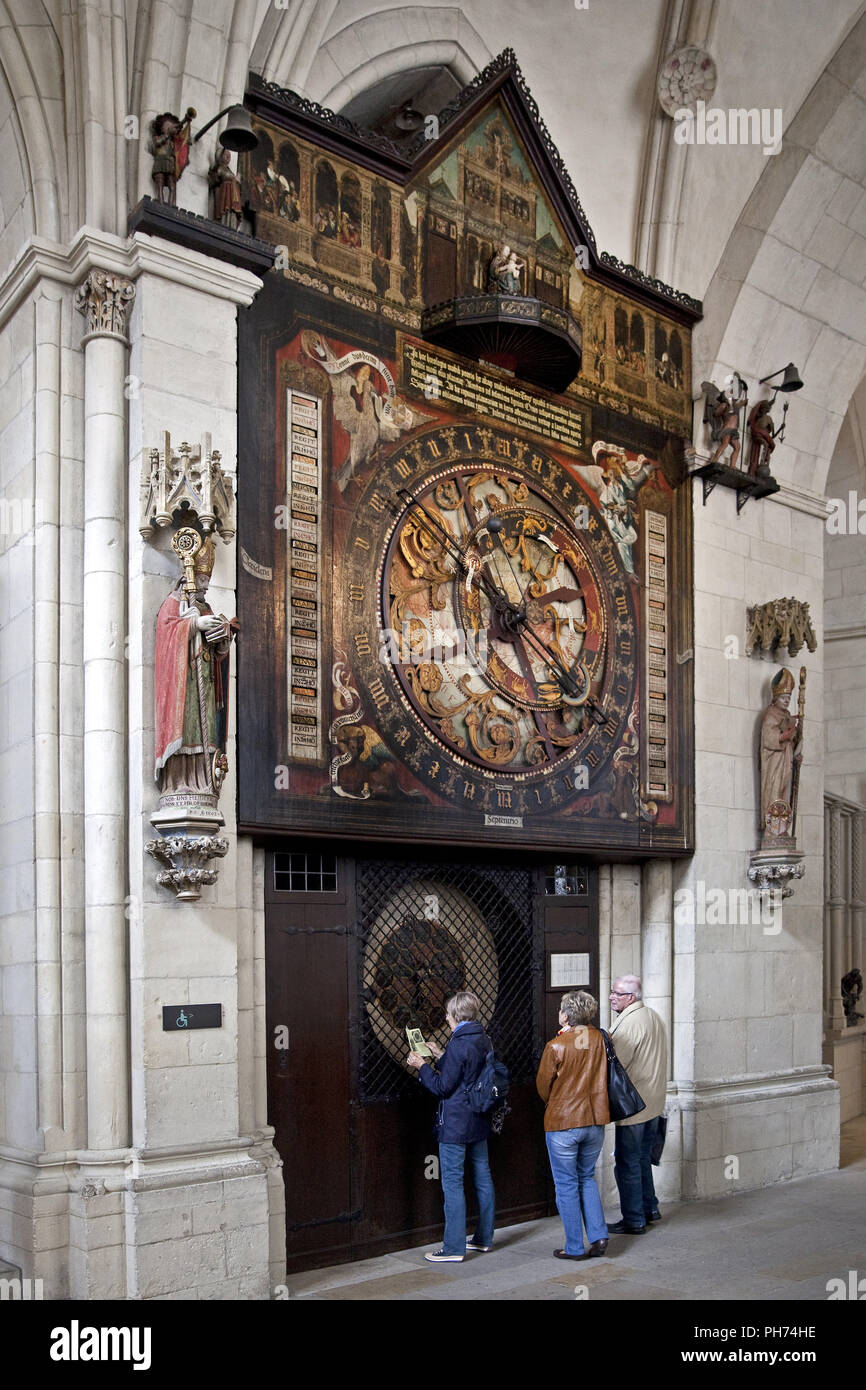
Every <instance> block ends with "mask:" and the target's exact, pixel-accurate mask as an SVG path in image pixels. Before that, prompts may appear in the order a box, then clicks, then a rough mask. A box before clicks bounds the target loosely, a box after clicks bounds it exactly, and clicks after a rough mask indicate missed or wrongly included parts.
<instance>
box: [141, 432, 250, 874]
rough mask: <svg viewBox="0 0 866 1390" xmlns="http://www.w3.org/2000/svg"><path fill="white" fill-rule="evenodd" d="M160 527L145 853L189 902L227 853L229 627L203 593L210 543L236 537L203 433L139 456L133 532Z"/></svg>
mask: <svg viewBox="0 0 866 1390" xmlns="http://www.w3.org/2000/svg"><path fill="white" fill-rule="evenodd" d="M164 527H174V528H175V532H174V535H173V536H172V541H171V545H172V549H173V550H174V552H175V554H176V555H177V556H178V559H179V560H180V561H181V567H182V573H181V575H180V577H179V578H178V580H177V582H176V584H175V586H174V588H173V589H172V591H171V593H170V594H168V595H167V596H166V598H165V599H164V601H163V603H162V605H161V607H160V610H159V614H158V616H157V622H156V655H155V661H154V745H155V746H154V775H155V778H156V780H157V782H158V784H159V786H160V793H161V794H160V799H159V809H158V810H157V811H155V812H154V813H153V815H152V816H151V818H150V819H151V824H152V825H153V826H154V828H155V829H156V830H158V831H159V838H158V839H155V840H150V841H149V842H148V843H147V844H146V846H145V848H146V850H147V852H148V854H150V855H152V856H153V858H154V859H156V860H158V861H159V863H160V864H162V865H163V869H162V871H161V872H160V873H159V874H158V875H157V881H158V883H160V884H161V885H162V886H163V887H165V888H169V889H171V890H172V891H173V892H174V893H175V894H176V895H177V897H178V898H180V899H182V900H184V901H194V900H196V899H198V898H199V897H200V895H201V889H202V887H203V886H204V885H210V884H214V883H216V881H217V876H218V868H217V866H216V865H214V864H213V863H212V862H211V861H212V860H214V859H219V858H222V857H223V856H224V855H225V854H226V853H227V852H228V848H229V844H228V840H227V839H226V838H225V837H224V836H222V835H219V834H218V833H217V832H218V831H219V829H220V828H221V827H222V826H223V824H224V819H223V816H222V813H221V812H220V810H219V807H218V801H219V795H220V790H221V788H222V784H223V781H224V780H225V776H226V773H227V771H228V761H227V758H226V752H225V744H226V733H227V723H228V691H229V657H230V651H231V646H232V642H233V639H234V636H235V634H236V632H237V627H238V624H237V620H236V619H227V618H225V617H224V616H223V615H221V614H215V613H214V612H213V610H212V609H211V608H210V606H209V604H208V603H207V597H206V595H207V588H208V584H209V582H210V576H211V572H212V570H213V566H214V561H215V548H214V537H215V536H217V535H218V536H220V537H221V538H222V540H223V541H224V542H225V543H228V542H229V541H230V540H231V538H232V536H233V535H234V533H235V501H234V491H233V487H232V480H231V478H230V477H229V476H228V475H227V474H226V473H224V471H223V469H222V464H221V456H220V454H219V452H218V450H216V449H211V439H210V435H208V434H205V435H204V436H203V438H202V442H201V446H200V447H194V448H193V447H190V445H189V444H187V443H186V442H184V443H182V444H181V446H180V448H179V449H177V450H174V449H173V448H172V444H171V438H170V436H169V435H168V433H166V434H165V435H164V437H163V448H162V450H161V451H160V450H159V449H151V450H150V451H149V453H148V456H147V458H146V460H145V462H144V465H143V469H142V481H141V522H140V527H139V529H140V532H141V535H142V537H143V538H144V539H145V540H148V541H149V540H151V539H152V538H153V537H154V536H155V535H156V534H157V532H158V530H159V529H160V528H164Z"/></svg>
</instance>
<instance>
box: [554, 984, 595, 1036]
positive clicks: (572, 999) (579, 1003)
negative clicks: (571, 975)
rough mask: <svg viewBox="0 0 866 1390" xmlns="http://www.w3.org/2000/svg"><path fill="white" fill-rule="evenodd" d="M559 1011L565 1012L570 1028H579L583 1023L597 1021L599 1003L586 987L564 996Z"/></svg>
mask: <svg viewBox="0 0 866 1390" xmlns="http://www.w3.org/2000/svg"><path fill="white" fill-rule="evenodd" d="M559 1011H560V1013H563V1014H565V1017H566V1018H567V1019H568V1024H569V1027H570V1028H577V1027H579V1026H580V1025H581V1024H586V1023H595V1021H596V1019H597V1018H598V1003H597V1002H596V1000H595V999H593V997H592V995H591V994H589V993H587V991H586V990H585V989H575V990H572V991H571V993H570V994H564V995H563V996H562V998H561V1000H560V1001H559Z"/></svg>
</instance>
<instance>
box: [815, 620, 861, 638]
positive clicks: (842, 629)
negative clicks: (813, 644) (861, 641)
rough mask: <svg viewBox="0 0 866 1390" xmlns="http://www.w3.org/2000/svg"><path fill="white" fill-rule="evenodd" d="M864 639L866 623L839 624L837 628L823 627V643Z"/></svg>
mask: <svg viewBox="0 0 866 1390" xmlns="http://www.w3.org/2000/svg"><path fill="white" fill-rule="evenodd" d="M860 637H866V623H840V625H839V626H838V627H825V629H824V641H825V642H853V641H856V640H857V639H858V638H860Z"/></svg>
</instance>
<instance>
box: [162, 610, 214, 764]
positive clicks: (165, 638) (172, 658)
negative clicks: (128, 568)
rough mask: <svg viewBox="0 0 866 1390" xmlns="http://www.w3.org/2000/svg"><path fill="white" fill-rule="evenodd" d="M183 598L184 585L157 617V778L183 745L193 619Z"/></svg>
mask: <svg viewBox="0 0 866 1390" xmlns="http://www.w3.org/2000/svg"><path fill="white" fill-rule="evenodd" d="M182 599H183V592H182V590H181V589H175V590H174V591H173V592H172V593H170V594H169V595H168V598H166V599H165V601H164V603H163V605H162V607H161V608H160V610H159V616H158V617H157V620H156V664H155V670H154V726H155V727H154V757H155V763H154V777H155V779H156V781H157V782H158V781H159V776H160V773H161V772H162V770H163V768H164V767H165V764H166V762H167V760H168V759H169V758H170V757H171V756H172V755H173V754H174V753H179V752H180V750H181V748H182V747H183V720H184V710H185V707H186V693H187V683H188V679H189V659H190V652H189V647H190V636H191V632H190V620H191V619H190V615H187V616H186V617H185V618H182V617H181V616H180V606H181V601H182ZM208 611H210V610H208Z"/></svg>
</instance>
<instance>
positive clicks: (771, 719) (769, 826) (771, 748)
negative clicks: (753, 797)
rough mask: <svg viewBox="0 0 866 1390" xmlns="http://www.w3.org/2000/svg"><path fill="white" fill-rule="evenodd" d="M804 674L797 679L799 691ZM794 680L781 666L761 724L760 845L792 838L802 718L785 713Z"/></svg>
mask: <svg viewBox="0 0 866 1390" xmlns="http://www.w3.org/2000/svg"><path fill="white" fill-rule="evenodd" d="M804 676H805V673H803V674H802V675H801V689H802V685H803V680H804ZM793 689H794V677H793V676H792V674H791V672H790V671H789V670H788V668H787V667H786V666H783V667H782V669H781V670H780V671H778V672H777V674H776V675H775V676H774V678H773V683H772V687H771V690H772V699H771V701H770V704H769V705H768V706H767V708H766V710H765V711H764V717H763V719H762V721H761V833H762V843H763V844H766V843H768V842H770V843H777V842H778V841H779V840H780V839H783V838H786V839H790V838H791V837H793V833H794V830H793V827H794V818H795V815H796V802H797V784H798V782H799V771H800V763H801V761H802V756H803V755H802V735H803V721H802V717H799V716H798V717H795V716H794V715H792V714H789V712H788V706H789V705H790V703H791V693H792V691H793Z"/></svg>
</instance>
